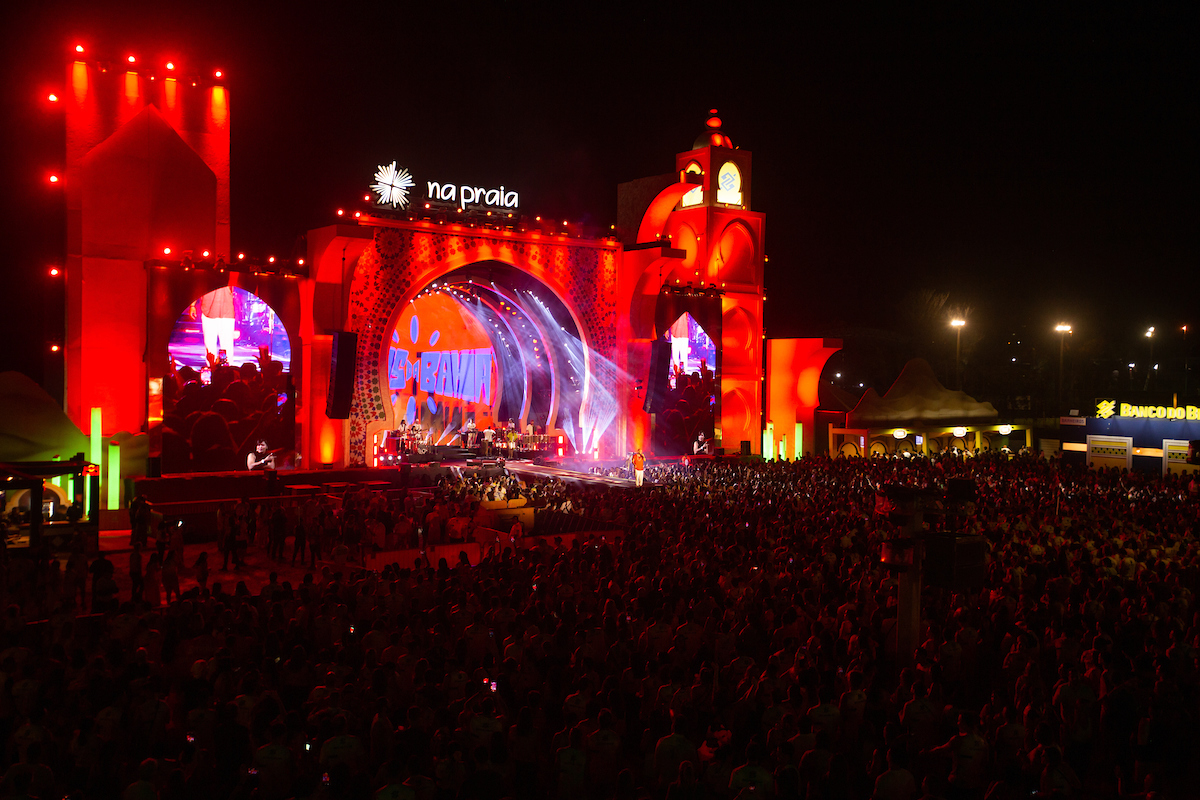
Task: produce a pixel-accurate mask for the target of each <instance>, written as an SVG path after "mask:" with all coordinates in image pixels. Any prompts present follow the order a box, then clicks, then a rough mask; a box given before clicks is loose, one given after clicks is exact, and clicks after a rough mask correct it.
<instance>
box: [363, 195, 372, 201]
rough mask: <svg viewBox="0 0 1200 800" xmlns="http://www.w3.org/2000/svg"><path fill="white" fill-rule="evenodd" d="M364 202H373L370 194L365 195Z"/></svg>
mask: <svg viewBox="0 0 1200 800" xmlns="http://www.w3.org/2000/svg"><path fill="white" fill-rule="evenodd" d="M363 200H366V201H367V202H368V203H369V202H371V195H369V194H364V195H363Z"/></svg>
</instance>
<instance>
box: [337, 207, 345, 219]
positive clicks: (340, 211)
mask: <svg viewBox="0 0 1200 800" xmlns="http://www.w3.org/2000/svg"><path fill="white" fill-rule="evenodd" d="M345 213H346V212H345V211H342V209H340V208H339V209H338V216H339V217H340V216H342V215H343V214H345Z"/></svg>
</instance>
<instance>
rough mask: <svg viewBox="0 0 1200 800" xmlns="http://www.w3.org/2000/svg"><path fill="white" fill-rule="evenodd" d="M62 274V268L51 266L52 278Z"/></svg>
mask: <svg viewBox="0 0 1200 800" xmlns="http://www.w3.org/2000/svg"><path fill="white" fill-rule="evenodd" d="M61 274H62V270H61V269H59V268H58V267H51V268H50V277H51V278H57V277H58V276H59V275H61Z"/></svg>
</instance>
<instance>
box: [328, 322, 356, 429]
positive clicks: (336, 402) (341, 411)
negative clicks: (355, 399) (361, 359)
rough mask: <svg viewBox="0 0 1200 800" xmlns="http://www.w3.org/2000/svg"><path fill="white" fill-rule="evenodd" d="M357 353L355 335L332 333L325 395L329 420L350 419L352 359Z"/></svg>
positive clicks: (339, 332)
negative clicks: (327, 385)
mask: <svg viewBox="0 0 1200 800" xmlns="http://www.w3.org/2000/svg"><path fill="white" fill-rule="evenodd" d="M357 351H358V334H357V333H350V332H349V331H334V332H333V349H332V350H331V351H330V354H329V389H328V391H327V392H326V393H325V416H326V417H328V418H329V419H350V400H351V397H352V396H353V394H354V357H355V354H356V353H357Z"/></svg>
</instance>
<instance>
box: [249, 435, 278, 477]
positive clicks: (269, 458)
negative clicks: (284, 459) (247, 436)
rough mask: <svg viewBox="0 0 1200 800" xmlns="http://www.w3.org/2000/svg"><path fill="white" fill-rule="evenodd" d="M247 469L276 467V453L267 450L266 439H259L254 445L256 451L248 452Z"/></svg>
mask: <svg viewBox="0 0 1200 800" xmlns="http://www.w3.org/2000/svg"><path fill="white" fill-rule="evenodd" d="M246 469H253V470H261V469H275V454H274V453H269V452H267V442H266V440H265V439H259V440H258V442H256V443H255V445H254V452H253V453H247V454H246Z"/></svg>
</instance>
